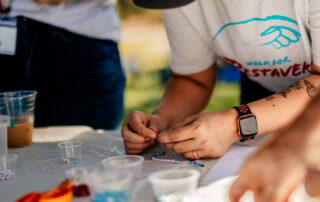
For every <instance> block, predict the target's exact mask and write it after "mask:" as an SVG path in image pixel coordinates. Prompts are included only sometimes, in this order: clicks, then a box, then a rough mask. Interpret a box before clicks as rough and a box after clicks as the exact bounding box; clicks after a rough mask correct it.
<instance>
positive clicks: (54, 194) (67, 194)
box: [16, 180, 73, 202]
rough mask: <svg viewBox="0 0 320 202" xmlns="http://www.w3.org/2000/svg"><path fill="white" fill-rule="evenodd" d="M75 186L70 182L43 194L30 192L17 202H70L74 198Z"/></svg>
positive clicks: (64, 182) (65, 182)
mask: <svg viewBox="0 0 320 202" xmlns="http://www.w3.org/2000/svg"><path fill="white" fill-rule="evenodd" d="M72 189H73V184H72V182H70V181H69V180H66V181H63V182H62V183H61V184H60V185H59V187H56V188H53V189H51V190H49V191H47V192H45V193H43V194H41V193H39V192H30V193H28V194H26V195H24V196H22V197H20V198H19V199H18V200H16V202H70V201H71V200H72V197H73V191H72Z"/></svg>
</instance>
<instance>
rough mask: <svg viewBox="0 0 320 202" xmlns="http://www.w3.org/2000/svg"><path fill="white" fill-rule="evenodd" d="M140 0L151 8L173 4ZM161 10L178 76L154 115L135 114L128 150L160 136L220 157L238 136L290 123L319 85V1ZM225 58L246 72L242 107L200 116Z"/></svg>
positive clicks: (170, 144) (126, 133)
mask: <svg viewBox="0 0 320 202" xmlns="http://www.w3.org/2000/svg"><path fill="white" fill-rule="evenodd" d="M135 1H136V2H145V3H146V5H147V4H148V5H147V6H146V7H150V4H151V3H152V2H153V3H154V5H153V6H155V7H157V6H159V7H165V6H163V4H165V3H167V4H168V5H169V4H170V5H172V4H173V2H174V1H167V0H153V1H148V0H135ZM186 1H187V0H186ZM149 2H151V3H149ZM155 2H156V3H157V4H155ZM177 2H183V1H177ZM189 2H190V1H188V3H189ZM168 7H169V6H168ZM275 7H276V8H277V9H274V8H275ZM162 14H163V19H164V23H165V27H166V30H167V35H168V39H169V43H170V46H171V55H172V56H171V57H172V59H171V62H172V67H171V70H172V78H171V79H170V80H169V82H168V84H167V87H166V90H165V93H164V95H163V97H162V99H161V101H160V103H159V105H158V106H157V108H156V109H155V110H154V112H153V113H152V114H146V113H144V112H138V111H136V112H132V113H129V114H128V116H127V119H126V121H125V123H124V126H123V128H122V137H123V140H124V143H125V146H126V151H127V152H128V153H132V154H137V153H141V152H143V151H144V150H145V149H146V148H148V147H150V146H152V145H153V144H154V143H155V142H156V141H159V142H160V143H163V144H164V145H165V146H166V147H167V148H169V149H170V150H173V151H175V152H177V153H181V154H183V155H184V156H185V158H188V159H198V158H218V157H221V156H222V155H223V154H224V153H225V152H226V151H227V150H228V148H229V146H230V145H231V144H232V143H234V142H236V141H239V140H240V141H247V140H250V139H252V138H254V137H255V136H257V135H262V134H266V133H269V132H274V131H278V130H280V129H281V128H284V127H286V126H288V125H290V123H292V122H293V121H294V120H295V118H296V117H297V116H298V115H299V114H300V113H301V112H302V111H303V109H304V108H305V107H306V106H307V105H308V103H309V102H310V100H311V98H312V97H313V96H314V93H315V92H316V89H317V88H318V86H319V85H320V75H319V72H320V71H319V70H320V67H319V66H320V1H318V0H310V1H301V0H284V1H281V2H279V1H277V0H269V1H262V0H258V1H256V0H245V1H240V2H239V1H237V0H231V1H212V0H197V1H194V2H192V3H190V4H188V5H185V6H182V7H179V8H173V9H167V10H163V11H162ZM218 59H223V60H225V61H227V62H229V63H232V64H233V65H235V66H236V67H237V68H238V69H240V70H241V71H242V72H243V73H244V75H245V77H244V79H243V82H242V98H241V103H242V105H241V106H238V107H235V108H230V109H226V110H224V111H221V112H209V113H200V114H199V112H200V111H201V110H202V109H203V108H204V107H205V106H206V104H207V102H208V100H209V99H210V96H211V93H212V90H213V88H214V85H215V81H216V61H217V60H218ZM245 104H246V105H245ZM168 129H169V130H168Z"/></svg>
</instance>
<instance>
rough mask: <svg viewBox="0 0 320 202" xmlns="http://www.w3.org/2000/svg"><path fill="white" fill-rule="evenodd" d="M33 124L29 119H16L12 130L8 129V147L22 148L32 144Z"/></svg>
mask: <svg viewBox="0 0 320 202" xmlns="http://www.w3.org/2000/svg"><path fill="white" fill-rule="evenodd" d="M33 128H34V122H33V120H32V119H31V118H30V117H19V118H16V123H15V126H14V128H11V127H10V126H9V127H8V146H9V147H24V146H28V145H31V144H32V136H33Z"/></svg>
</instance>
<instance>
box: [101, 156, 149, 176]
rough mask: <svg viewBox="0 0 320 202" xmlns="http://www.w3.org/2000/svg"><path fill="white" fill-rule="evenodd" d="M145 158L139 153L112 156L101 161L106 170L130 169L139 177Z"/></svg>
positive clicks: (129, 170)
mask: <svg viewBox="0 0 320 202" xmlns="http://www.w3.org/2000/svg"><path fill="white" fill-rule="evenodd" d="M143 160H144V158H143V157H142V156H138V155H122V156H112V157H109V158H106V159H103V160H102V161H101V163H102V165H103V166H104V168H105V169H106V170H113V171H128V172H131V173H132V174H133V175H134V176H136V177H138V176H139V175H140V173H141V167H142V163H143Z"/></svg>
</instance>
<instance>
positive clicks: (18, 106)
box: [0, 90, 37, 147]
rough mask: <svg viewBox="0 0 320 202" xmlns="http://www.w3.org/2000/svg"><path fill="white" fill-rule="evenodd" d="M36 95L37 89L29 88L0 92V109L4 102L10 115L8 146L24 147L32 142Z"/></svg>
mask: <svg viewBox="0 0 320 202" xmlns="http://www.w3.org/2000/svg"><path fill="white" fill-rule="evenodd" d="M36 95H37V91H29V90H25V91H11V92H4V93H0V111H1V108H2V106H1V105H2V103H4V105H5V106H6V110H7V113H8V115H9V116H10V126H9V127H8V146H9V147H24V146H28V145H30V144H32V136H33V128H34V108H35V100H36Z"/></svg>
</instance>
